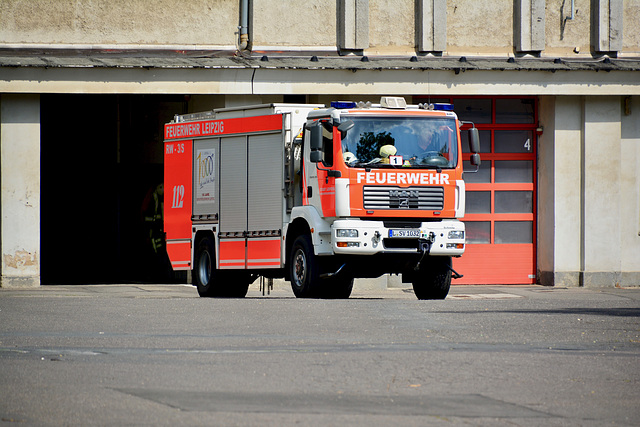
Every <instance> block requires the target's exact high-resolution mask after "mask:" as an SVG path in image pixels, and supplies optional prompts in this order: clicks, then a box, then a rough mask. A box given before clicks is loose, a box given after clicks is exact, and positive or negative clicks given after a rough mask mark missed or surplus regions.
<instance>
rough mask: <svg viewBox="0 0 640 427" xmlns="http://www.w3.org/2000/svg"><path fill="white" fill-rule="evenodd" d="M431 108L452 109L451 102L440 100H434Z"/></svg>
mask: <svg viewBox="0 0 640 427" xmlns="http://www.w3.org/2000/svg"><path fill="white" fill-rule="evenodd" d="M433 109H434V110H440V111H453V104H445V103H442V102H436V103H435V104H433Z"/></svg>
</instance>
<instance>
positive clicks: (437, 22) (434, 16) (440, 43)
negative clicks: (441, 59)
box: [416, 0, 447, 52]
mask: <svg viewBox="0 0 640 427" xmlns="http://www.w3.org/2000/svg"><path fill="white" fill-rule="evenodd" d="M416 38H417V44H418V51H419V52H443V51H445V50H447V1H446V0H416Z"/></svg>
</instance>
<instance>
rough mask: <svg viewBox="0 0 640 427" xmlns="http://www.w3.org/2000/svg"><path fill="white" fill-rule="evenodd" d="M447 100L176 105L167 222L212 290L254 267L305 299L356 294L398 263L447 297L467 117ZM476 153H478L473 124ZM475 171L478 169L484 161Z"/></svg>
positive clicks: (232, 290)
mask: <svg viewBox="0 0 640 427" xmlns="http://www.w3.org/2000/svg"><path fill="white" fill-rule="evenodd" d="M461 126H462V123H461V122H459V121H458V118H457V116H456V114H455V113H454V112H453V106H452V105H451V104H419V105H407V104H406V102H405V100H404V98H399V97H382V98H381V100H380V103H379V104H372V103H370V102H366V103H364V102H359V103H355V102H344V101H339V102H332V103H331V106H330V107H325V106H324V105H313V104H265V105H255V106H245V107H237V108H222V109H215V110H212V111H208V112H204V113H193V114H184V115H176V116H175V117H174V120H172V121H171V122H170V123H168V124H166V125H165V128H164V137H165V145H164V159H165V163H164V177H165V178H164V179H165V182H164V188H165V196H164V197H165V199H164V207H165V214H164V231H165V234H166V243H167V253H168V255H169V259H170V261H171V265H172V267H173V269H174V270H191V271H192V279H193V283H194V285H195V286H197V289H198V293H199V294H200V296H203V297H244V296H245V295H246V293H247V289H248V286H249V285H250V284H251V283H252V282H253V281H255V279H256V278H257V277H259V276H263V277H266V278H285V279H286V280H289V281H290V282H291V287H292V289H293V293H294V294H295V296H296V297H319V298H348V297H349V296H350V294H351V291H352V288H353V281H354V278H374V277H379V276H381V275H383V274H387V273H390V274H400V275H402V282H403V283H411V284H412V285H413V289H414V292H415V294H416V296H417V297H418V298H419V299H443V298H445V297H446V296H447V294H448V292H449V288H450V285H451V279H452V277H453V278H457V277H460V276H459V275H458V274H457V273H456V272H455V271H454V270H453V269H452V264H451V259H452V257H459V256H461V255H462V254H463V252H464V249H465V227H464V223H462V222H461V221H460V218H462V217H463V216H464V212H465V184H464V181H463V177H462V174H463V160H462V147H461V137H460V135H461V133H460V128H461ZM468 140H469V151H470V153H471V154H470V163H471V164H472V165H479V164H480V156H479V154H478V152H479V142H478V131H477V129H475V127H472V128H471V129H470V130H469V134H468ZM476 170H477V167H476Z"/></svg>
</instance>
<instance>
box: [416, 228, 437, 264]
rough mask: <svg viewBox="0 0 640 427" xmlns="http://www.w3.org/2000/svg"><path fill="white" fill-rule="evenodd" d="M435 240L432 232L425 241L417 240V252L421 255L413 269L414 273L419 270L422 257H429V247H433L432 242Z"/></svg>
mask: <svg viewBox="0 0 640 427" xmlns="http://www.w3.org/2000/svg"><path fill="white" fill-rule="evenodd" d="M435 240H436V235H435V234H434V232H433V231H430V232H429V236H428V237H427V238H426V239H418V252H420V253H421V254H422V255H421V256H420V260H418V263H417V264H416V266H415V267H414V268H413V269H414V270H415V271H418V270H420V264H422V261H423V260H424V257H426V256H427V255H429V252H431V245H433V242H435Z"/></svg>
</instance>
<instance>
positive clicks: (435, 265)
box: [411, 257, 451, 300]
mask: <svg viewBox="0 0 640 427" xmlns="http://www.w3.org/2000/svg"><path fill="white" fill-rule="evenodd" d="M449 266H451V257H428V258H426V259H425V260H424V261H423V262H422V264H421V265H420V270H418V271H417V272H415V273H414V274H413V278H412V281H411V282H412V284H413V292H414V293H415V294H416V297H418V299H420V300H425V299H445V298H446V297H447V294H449V288H450V287H451V269H449Z"/></svg>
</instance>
